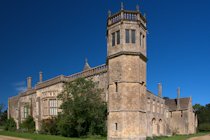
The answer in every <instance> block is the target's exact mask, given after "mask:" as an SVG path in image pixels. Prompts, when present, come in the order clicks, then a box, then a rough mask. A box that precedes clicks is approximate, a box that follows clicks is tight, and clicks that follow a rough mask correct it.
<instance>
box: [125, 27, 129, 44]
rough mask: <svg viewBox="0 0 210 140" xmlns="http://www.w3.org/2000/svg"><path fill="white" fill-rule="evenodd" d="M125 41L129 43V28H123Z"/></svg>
mask: <svg viewBox="0 0 210 140" xmlns="http://www.w3.org/2000/svg"><path fill="white" fill-rule="evenodd" d="M125 42H126V43H130V36H129V30H128V29H126V30H125Z"/></svg>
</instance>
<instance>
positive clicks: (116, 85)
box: [115, 82, 118, 92]
mask: <svg viewBox="0 0 210 140" xmlns="http://www.w3.org/2000/svg"><path fill="white" fill-rule="evenodd" d="M115 92H118V83H117V82H115Z"/></svg>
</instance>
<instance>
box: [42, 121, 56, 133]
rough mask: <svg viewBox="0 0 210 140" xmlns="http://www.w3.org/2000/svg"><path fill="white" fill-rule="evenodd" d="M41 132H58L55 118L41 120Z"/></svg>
mask: <svg viewBox="0 0 210 140" xmlns="http://www.w3.org/2000/svg"><path fill="white" fill-rule="evenodd" d="M41 133H44V134H51V135H57V134H58V129H57V118H55V117H53V118H49V119H45V120H42V127H41Z"/></svg>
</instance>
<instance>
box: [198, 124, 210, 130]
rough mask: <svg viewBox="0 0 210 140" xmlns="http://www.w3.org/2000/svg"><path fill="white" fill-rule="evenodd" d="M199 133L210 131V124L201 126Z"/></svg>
mask: <svg viewBox="0 0 210 140" xmlns="http://www.w3.org/2000/svg"><path fill="white" fill-rule="evenodd" d="M198 129H199V131H210V123H202V124H199V127H198Z"/></svg>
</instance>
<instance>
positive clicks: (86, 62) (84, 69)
mask: <svg viewBox="0 0 210 140" xmlns="http://www.w3.org/2000/svg"><path fill="white" fill-rule="evenodd" d="M90 68H91V67H90V65H89V64H88V59H87V58H85V65H84V68H83V71H86V70H89V69H90Z"/></svg>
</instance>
